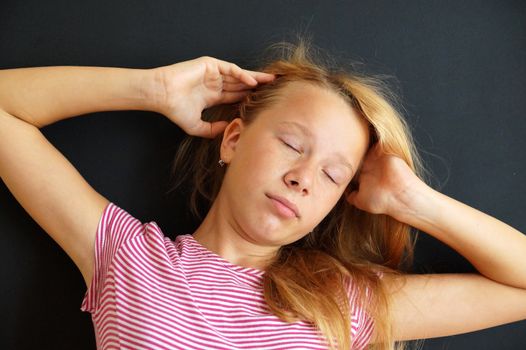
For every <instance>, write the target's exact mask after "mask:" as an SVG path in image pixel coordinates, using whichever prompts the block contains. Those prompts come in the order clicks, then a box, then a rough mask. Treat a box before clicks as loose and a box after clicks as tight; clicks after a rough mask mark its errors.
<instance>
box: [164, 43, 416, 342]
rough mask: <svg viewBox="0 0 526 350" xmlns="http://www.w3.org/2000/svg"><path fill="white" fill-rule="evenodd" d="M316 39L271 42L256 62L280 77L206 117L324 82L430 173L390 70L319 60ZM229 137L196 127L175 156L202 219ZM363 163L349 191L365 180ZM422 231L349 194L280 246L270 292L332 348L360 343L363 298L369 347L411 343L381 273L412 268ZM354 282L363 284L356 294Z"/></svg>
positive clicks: (250, 116)
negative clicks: (395, 318) (355, 334)
mask: <svg viewBox="0 0 526 350" xmlns="http://www.w3.org/2000/svg"><path fill="white" fill-rule="evenodd" d="M311 47H312V46H311V44H310V43H309V42H308V41H307V40H305V39H303V38H301V37H300V38H299V41H298V44H292V43H289V42H279V43H277V44H273V45H271V46H270V47H269V49H271V50H272V49H277V50H275V52H276V53H277V54H278V56H277V57H272V58H271V59H269V63H267V64H264V65H261V66H260V67H259V68H256V69H255V70H258V71H262V72H268V73H274V74H276V75H278V77H277V78H276V79H275V80H274V81H273V82H272V83H268V84H262V85H259V86H258V87H257V88H255V89H254V90H253V91H252V92H251V93H250V94H249V95H248V96H246V97H245V98H244V99H243V100H242V101H240V102H238V103H234V104H230V105H220V106H215V107H212V108H210V109H208V110H205V111H204V115H203V119H204V120H207V121H217V120H226V121H228V122H230V121H231V120H233V119H234V118H236V117H240V118H242V119H243V121H244V122H245V123H247V124H249V123H251V122H252V121H253V120H255V118H257V116H258V114H259V113H260V112H261V111H263V110H265V109H267V108H269V107H270V106H272V105H273V104H275V103H276V102H277V101H278V100H279V98H280V93H281V91H282V89H283V88H284V87H285V86H286V85H287V84H288V83H290V82H293V81H302V82H307V83H311V84H315V85H316V86H319V87H322V88H328V89H330V90H331V91H334V92H336V93H338V94H339V95H340V96H342V98H343V99H344V100H346V101H347V102H348V103H349V104H350V105H351V106H352V107H353V108H354V109H355V110H356V111H358V112H359V114H360V115H361V116H362V117H363V118H365V119H366V120H367V121H368V123H369V124H370V134H371V137H370V139H371V142H370V145H369V147H370V146H372V145H373V144H374V143H375V142H378V143H379V144H380V146H381V148H382V149H383V150H384V151H385V152H387V153H389V154H393V155H396V156H398V157H400V158H402V159H403V160H404V161H405V162H406V163H407V164H408V165H409V166H410V167H411V169H412V170H413V171H414V172H415V173H416V174H417V176H419V177H420V178H422V177H423V175H424V172H425V169H424V167H423V166H422V161H421V159H420V157H419V155H418V153H417V151H416V147H415V144H414V141H413V139H412V137H411V133H410V131H409V127H408V125H407V124H406V122H405V120H404V119H403V118H402V116H401V114H400V113H399V112H398V111H397V109H396V107H395V105H396V104H397V100H396V96H395V95H394V94H393V93H392V92H391V90H390V89H389V88H388V87H387V85H386V83H385V81H384V79H381V78H379V77H378V76H374V75H366V74H361V73H359V72H358V71H352V72H351V71H344V70H342V69H338V68H333V67H331V66H330V65H328V64H327V63H320V62H316V57H315V56H314V55H313V54H312V52H311ZM221 137H222V135H219V136H217V137H216V138H215V139H213V140H209V139H203V138H196V137H192V136H188V137H187V138H186V139H185V140H183V142H182V143H181V144H180V146H179V148H178V150H177V152H176V155H175V158H174V163H173V166H172V174H173V176H174V178H175V179H176V181H175V182H174V183H173V186H172V188H171V189H170V190H169V192H171V191H173V190H175V189H176V188H177V187H178V186H179V185H181V184H182V183H183V182H184V181H185V179H186V178H187V176H190V181H191V183H190V185H191V193H190V204H191V210H192V212H193V213H194V214H195V215H196V216H197V217H198V218H200V219H202V215H201V214H200V210H199V201H204V202H205V204H204V205H205V212H207V211H208V210H209V208H210V206H211V204H212V203H213V201H214V200H215V198H216V196H217V194H218V192H219V189H220V187H221V183H222V181H223V177H224V174H225V168H224V167H219V166H217V162H218V160H219V149H220V144H221V139H222V138H221ZM194 143H197V145H196V149H195V150H193V148H194V147H193V144H194ZM359 171H360V170H358V172H357V174H356V175H355V176H354V178H353V180H352V181H351V183H350V184H349V187H348V188H347V189H346V193H348V192H349V191H352V190H353V189H355V188H356V186H357V178H358V174H359ZM417 234H418V233H417V232H416V234H415V235H414V236H413V235H412V234H411V227H409V226H408V225H406V224H404V223H401V222H398V221H396V220H394V219H393V218H391V217H389V216H387V215H375V214H370V213H368V212H365V211H362V210H359V209H357V208H356V207H354V206H351V205H349V204H348V203H347V202H346V200H345V196H342V198H341V199H340V200H339V201H338V203H337V204H336V206H335V207H334V208H333V209H332V210H331V211H330V212H329V214H328V215H327V216H326V217H325V218H324V219H323V220H322V221H321V222H320V223H319V225H318V226H316V228H315V229H314V230H313V231H312V233H310V234H308V235H306V236H305V237H303V238H302V239H300V240H298V241H296V242H294V243H291V244H289V245H286V246H282V247H281V248H280V249H279V250H278V253H277V254H276V256H275V258H274V259H273V260H272V261H271V262H270V263H269V265H268V267H267V268H266V269H265V274H264V280H263V283H264V297H265V300H266V302H267V304H268V306H269V308H270V310H271V311H272V312H273V313H274V314H275V315H276V316H278V317H279V318H280V319H282V320H283V321H286V322H294V321H298V320H305V321H309V322H312V324H313V325H315V326H316V327H317V328H318V329H319V331H320V332H321V334H322V335H323V336H325V338H326V340H327V341H328V343H329V345H330V347H331V348H335V347H336V345H338V346H340V348H343V349H349V348H350V347H351V344H352V339H351V318H350V315H351V311H352V310H351V308H350V305H354V306H356V307H362V308H363V309H364V310H365V311H366V312H367V313H368V314H369V315H370V316H371V317H372V319H373V320H374V329H375V332H376V336H377V342H376V343H375V344H373V345H372V346H371V347H370V348H373V349H383V350H386V349H394V348H395V346H396V347H397V348H398V349H403V348H405V347H406V345H407V344H406V343H405V342H399V343H397V344H395V341H394V339H393V336H392V329H391V323H392V322H391V321H392V319H391V314H390V312H389V303H390V300H389V294H388V291H387V289H386V286H385V285H384V283H382V279H381V277H380V275H381V274H386V273H389V274H398V275H401V274H402V273H403V272H405V271H407V269H408V268H410V267H411V265H412V262H413V250H414V245H415V243H416V239H417ZM412 236H413V237H412ZM348 283H352V288H354V289H355V290H356V298H355V300H353V303H351V302H350V300H349V294H348V289H347V288H348Z"/></svg>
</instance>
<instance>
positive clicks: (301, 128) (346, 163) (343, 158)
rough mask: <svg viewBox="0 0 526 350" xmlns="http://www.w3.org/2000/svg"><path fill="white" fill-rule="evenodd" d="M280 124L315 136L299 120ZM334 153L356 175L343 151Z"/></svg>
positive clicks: (309, 135) (308, 135)
mask: <svg viewBox="0 0 526 350" xmlns="http://www.w3.org/2000/svg"><path fill="white" fill-rule="evenodd" d="M278 125H285V126H293V127H295V128H296V129H298V130H299V131H300V132H301V133H302V134H304V135H305V136H307V137H311V138H312V137H313V134H312V132H311V131H310V130H309V129H308V128H307V127H306V126H305V125H303V124H300V123H298V122H293V121H283V122H280V123H278ZM333 154H334V155H335V156H336V158H338V160H339V161H340V163H342V164H343V165H345V166H346V167H348V168H349V169H351V173H352V174H353V175H354V167H353V166H352V165H351V163H349V162H348V161H347V160H346V159H345V157H344V156H343V155H342V154H341V153H336V152H335V153H333Z"/></svg>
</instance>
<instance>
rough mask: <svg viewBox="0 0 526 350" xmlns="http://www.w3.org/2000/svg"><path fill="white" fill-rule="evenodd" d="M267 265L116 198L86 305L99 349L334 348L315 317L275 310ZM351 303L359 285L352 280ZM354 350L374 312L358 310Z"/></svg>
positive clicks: (101, 227) (104, 224)
mask: <svg viewBox="0 0 526 350" xmlns="http://www.w3.org/2000/svg"><path fill="white" fill-rule="evenodd" d="M263 274H264V271H262V270H257V269H253V268H248V267H243V266H239V265H234V264H232V263H230V262H228V261H227V260H225V259H223V258H222V257H220V256H219V255H217V254H215V253H213V252H211V251H210V250H208V249H207V248H205V247H204V246H202V245H201V244H200V243H199V242H197V241H196V240H195V239H194V238H193V236H192V235H190V234H186V235H179V236H177V237H176V239H175V241H172V240H171V239H170V238H168V237H165V236H164V234H163V232H162V231H161V229H160V228H159V226H157V223H156V222H154V221H151V222H149V223H144V224H143V223H141V221H139V220H138V219H136V218H135V217H133V216H132V215H130V214H129V213H128V212H127V211H125V210H123V209H122V208H120V207H118V206H117V205H116V204H114V203H112V202H110V203H109V204H108V206H107V207H106V208H105V209H104V212H103V214H102V217H101V219H100V222H99V224H98V227H97V233H96V242H95V266H94V272H93V279H92V282H91V284H90V287H89V288H88V289H87V292H86V295H85V297H84V300H83V301H82V306H81V310H82V311H86V312H90V313H91V314H92V321H93V325H94V329H95V337H96V343H97V349H225V350H226V349H228V350H232V349H327V343H326V342H324V341H323V340H322V337H321V336H320V333H318V331H316V329H315V328H314V327H313V326H312V324H310V323H307V322H303V321H299V322H294V323H287V322H284V321H281V320H280V319H279V318H278V317H276V316H274V315H273V314H272V313H271V312H270V311H269V309H268V308H267V306H266V303H265V300H264V297H263V287H262V278H263ZM349 297H350V301H351V304H352V301H353V299H352V298H353V291H352V288H351V287H349ZM351 321H352V327H351V330H350V331H351V337H352V339H353V346H352V349H364V348H365V347H366V345H367V343H368V342H369V340H370V338H371V334H372V330H373V321H372V319H371V318H370V317H369V316H368V315H367V314H366V313H365V312H364V311H363V310H362V309H360V308H354V310H353V313H352V319H351Z"/></svg>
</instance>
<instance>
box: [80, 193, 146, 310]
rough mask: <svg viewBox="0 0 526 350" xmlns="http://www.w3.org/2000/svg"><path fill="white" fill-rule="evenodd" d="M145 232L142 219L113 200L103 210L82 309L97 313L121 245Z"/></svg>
mask: <svg viewBox="0 0 526 350" xmlns="http://www.w3.org/2000/svg"><path fill="white" fill-rule="evenodd" d="M142 234H144V229H143V225H142V223H141V222H140V221H139V220H138V219H136V218H135V217H133V216H132V215H130V214H129V213H128V212H127V211H125V210H124V209H122V208H120V207H119V206H117V205H116V204H115V203H113V202H110V203H108V205H107V206H106V208H105V209H104V211H103V212H102V215H101V218H100V221H99V224H98V227H97V233H96V236H95V259H94V260H95V261H94V267H93V277H92V280H91V283H90V286H89V287H88V289H87V291H86V294H85V296H84V299H83V301H82V306H81V308H80V309H81V310H82V311H86V312H90V313H94V312H96V311H97V309H98V307H99V303H100V298H101V295H102V293H103V290H104V288H105V285H106V280H107V279H108V274H109V271H110V267H111V265H112V263H113V260H114V257H115V255H116V254H117V252H118V250H119V248H120V247H121V246H122V245H123V244H124V243H125V242H126V241H128V240H130V239H132V238H134V237H137V236H139V235H142Z"/></svg>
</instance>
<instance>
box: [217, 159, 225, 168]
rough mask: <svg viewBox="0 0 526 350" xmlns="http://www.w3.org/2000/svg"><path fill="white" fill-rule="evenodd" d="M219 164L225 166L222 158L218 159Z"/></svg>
mask: <svg viewBox="0 0 526 350" xmlns="http://www.w3.org/2000/svg"><path fill="white" fill-rule="evenodd" d="M218 163H219V166H220V167H224V166H225V161H224V160H223V159H219V162H218Z"/></svg>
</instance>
